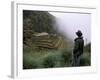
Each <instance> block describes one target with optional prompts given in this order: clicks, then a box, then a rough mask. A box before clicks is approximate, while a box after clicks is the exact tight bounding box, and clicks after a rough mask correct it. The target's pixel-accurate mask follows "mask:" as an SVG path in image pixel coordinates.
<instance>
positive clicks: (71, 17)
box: [49, 12, 91, 44]
mask: <svg viewBox="0 0 100 80" xmlns="http://www.w3.org/2000/svg"><path fill="white" fill-rule="evenodd" d="M49 13H50V14H52V15H53V16H55V18H56V23H55V25H56V27H57V29H58V31H60V32H62V33H63V34H64V35H65V36H66V37H68V38H70V39H71V40H72V41H74V38H75V37H77V36H76V34H75V33H76V32H77V31H78V30H81V31H82V33H83V38H84V41H85V44H87V43H89V42H90V41H91V14H83V13H62V12H49Z"/></svg>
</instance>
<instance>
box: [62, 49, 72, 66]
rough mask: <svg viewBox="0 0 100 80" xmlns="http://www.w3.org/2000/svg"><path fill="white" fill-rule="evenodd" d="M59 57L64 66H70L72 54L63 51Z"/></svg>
mask: <svg viewBox="0 0 100 80" xmlns="http://www.w3.org/2000/svg"><path fill="white" fill-rule="evenodd" d="M61 57H62V59H63V62H64V64H65V66H71V65H72V64H71V63H72V53H71V52H70V51H68V50H63V51H62V53H61Z"/></svg>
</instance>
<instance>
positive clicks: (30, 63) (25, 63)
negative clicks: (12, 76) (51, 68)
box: [23, 54, 39, 69]
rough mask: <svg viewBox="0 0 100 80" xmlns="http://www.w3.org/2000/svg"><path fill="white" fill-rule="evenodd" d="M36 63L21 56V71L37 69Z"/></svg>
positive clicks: (34, 60)
mask: <svg viewBox="0 0 100 80" xmlns="http://www.w3.org/2000/svg"><path fill="white" fill-rule="evenodd" d="M38 66H39V65H38V63H37V61H36V59H33V58H32V57H30V56H27V55H25V54H24V56H23V69H34V68H38Z"/></svg>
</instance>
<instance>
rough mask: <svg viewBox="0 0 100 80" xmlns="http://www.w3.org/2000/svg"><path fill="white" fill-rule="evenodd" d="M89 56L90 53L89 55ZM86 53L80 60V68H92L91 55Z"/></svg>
mask: <svg viewBox="0 0 100 80" xmlns="http://www.w3.org/2000/svg"><path fill="white" fill-rule="evenodd" d="M88 54H89V53H88ZM85 55H86V53H84V54H83V55H82V57H81V59H80V66H90V65H91V59H90V56H89V55H86V56H85Z"/></svg>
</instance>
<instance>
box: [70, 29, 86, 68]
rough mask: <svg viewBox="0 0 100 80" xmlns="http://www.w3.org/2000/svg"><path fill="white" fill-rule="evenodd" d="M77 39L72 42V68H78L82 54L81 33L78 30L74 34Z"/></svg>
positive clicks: (82, 41) (82, 42)
mask: <svg viewBox="0 0 100 80" xmlns="http://www.w3.org/2000/svg"><path fill="white" fill-rule="evenodd" d="M76 35H77V38H75V40H74V50H73V64H72V65H73V66H80V58H81V55H82V54H83V47H84V40H83V37H82V32H81V31H80V30H78V31H77V32H76Z"/></svg>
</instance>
